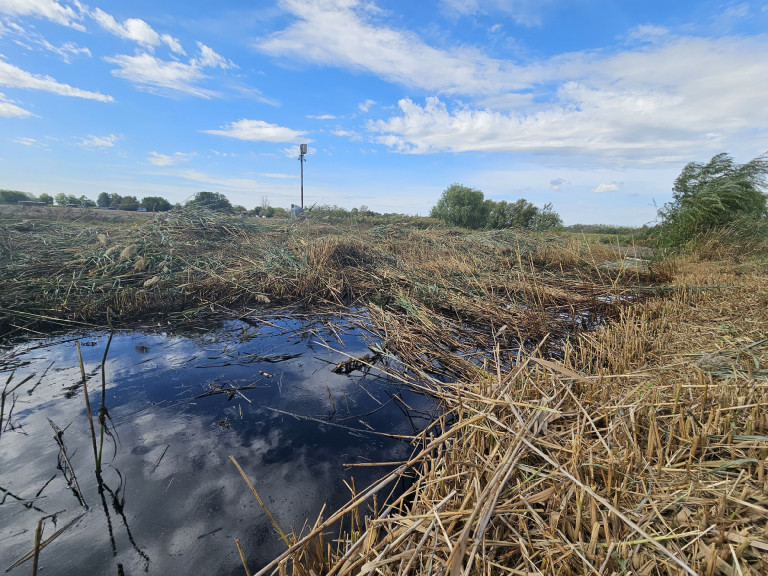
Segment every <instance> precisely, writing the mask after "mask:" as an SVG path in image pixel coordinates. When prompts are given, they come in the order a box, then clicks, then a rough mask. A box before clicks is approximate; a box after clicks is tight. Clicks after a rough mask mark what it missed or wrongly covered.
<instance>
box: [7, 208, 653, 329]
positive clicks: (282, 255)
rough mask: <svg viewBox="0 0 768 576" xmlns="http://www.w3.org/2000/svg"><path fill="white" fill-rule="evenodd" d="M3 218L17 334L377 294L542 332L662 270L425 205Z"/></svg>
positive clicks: (10, 324)
mask: <svg viewBox="0 0 768 576" xmlns="http://www.w3.org/2000/svg"><path fill="white" fill-rule="evenodd" d="M0 231H1V232H2V233H3V237H4V238H5V239H6V241H5V242H4V243H3V244H2V245H1V246H0V333H2V332H4V333H7V334H19V333H23V332H24V331H25V330H27V331H34V330H41V329H42V330H45V329H48V327H49V326H50V325H51V324H54V325H57V324H58V325H61V326H70V327H71V326H82V325H83V324H86V325H91V326H93V325H99V326H105V325H106V324H107V322H108V319H110V320H111V321H113V322H123V323H126V322H140V321H142V320H146V318H147V316H148V315H151V314H153V313H158V314H166V315H168V314H174V315H176V316H175V317H176V318H179V319H183V318H187V317H192V316H196V315H200V314H201V313H205V312H212V311H215V312H216V313H228V311H231V310H233V309H237V308H241V307H243V306H263V305H265V304H267V303H270V302H271V303H291V304H296V303H302V304H306V305H311V306H315V305H327V304H332V305H349V304H351V303H357V302H360V301H372V302H375V303H378V304H380V305H383V306H390V307H399V306H400V305H401V304H404V305H405V306H406V307H407V303H408V302H416V303H419V304H423V305H424V306H426V307H427V308H429V309H436V310H439V311H442V312H446V313H447V312H451V313H453V315H458V316H460V317H464V318H473V319H474V320H476V321H478V322H480V323H483V324H487V323H488V322H490V321H494V322H495V321H497V320H501V321H502V323H504V322H505V321H506V320H510V321H514V322H516V323H517V324H525V325H526V327H527V328H528V329H531V330H533V331H534V332H535V334H532V336H536V335H538V336H541V335H543V334H544V333H546V332H548V331H551V329H552V326H549V325H548V323H551V320H552V318H551V317H550V316H551V314H550V313H552V312H554V311H557V313H558V314H560V315H562V314H565V313H568V314H576V313H579V312H581V311H582V310H584V309H586V308H587V307H590V308H592V309H598V308H605V307H606V306H605V304H606V302H608V301H609V298H608V295H609V294H611V295H612V296H611V297H620V296H621V292H622V291H624V290H626V289H627V287H628V286H630V285H635V284H638V283H640V284H645V283H648V282H653V281H655V280H657V279H658V278H659V275H658V274H656V273H655V272H654V271H653V270H650V271H649V270H648V269H644V268H637V269H629V268H625V267H623V266H621V265H619V266H615V267H613V268H605V269H600V268H598V267H596V266H595V265H594V263H596V262H604V261H607V260H614V261H618V262H621V261H622V260H623V254H619V253H618V252H617V249H616V248H615V247H613V248H611V247H604V246H596V247H590V246H588V245H587V244H585V243H584V242H583V241H581V240H579V239H563V238H559V237H556V236H551V237H543V236H536V235H529V234H523V233H518V232H515V231H511V230H504V231H479V232H468V231H460V230H456V229H451V228H448V227H446V226H444V225H443V224H441V223H439V222H437V221H435V220H431V219H425V218H406V217H394V216H392V217H381V218H380V219H373V220H371V219H366V220H362V221H360V222H345V223H344V224H343V225H338V226H335V225H333V224H329V223H320V222H313V221H312V220H311V218H310V219H308V220H307V221H303V222H300V223H291V222H289V221H275V222H269V221H266V220H261V219H259V220H255V219H254V220H250V219H233V218H232V217H230V216H227V215H221V214H216V213H212V212H206V211H201V212H194V211H189V210H179V211H172V212H170V213H164V214H162V215H160V214H158V215H156V216H155V217H153V218H148V219H146V220H137V221H135V222H133V223H130V222H129V223H113V222H98V221H93V220H92V221H82V220H75V221H56V222H48V221H45V220H37V221H20V222H14V221H8V220H7V219H6V220H5V221H3V222H0ZM633 254H634V255H637V254H639V252H637V251H635V252H633ZM532 280H533V281H534V282H532ZM505 306H506V309H507V310H508V312H509V313H507V314H501V315H502V316H505V318H500V314H499V313H500V312H503V311H504V310H505ZM487 310H490V311H493V316H494V317H493V318H491V317H489V316H488V314H487V313H486V311H487ZM548 314H550V316H548ZM559 320H560V318H558V321H559Z"/></svg>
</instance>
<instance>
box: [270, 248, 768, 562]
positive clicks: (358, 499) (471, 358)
mask: <svg viewBox="0 0 768 576" xmlns="http://www.w3.org/2000/svg"><path fill="white" fill-rule="evenodd" d="M676 268H677V269H678V270H679V272H678V274H677V278H676V288H675V289H674V290H672V291H668V292H665V293H664V294H663V295H661V296H657V297H654V298H650V299H647V300H644V301H642V302H637V303H626V304H625V305H624V306H623V307H622V311H621V313H620V314H619V315H618V316H617V318H616V320H615V321H614V322H612V323H609V324H607V325H606V326H604V327H602V328H601V329H599V330H597V331H595V332H582V333H580V334H578V335H576V336H573V337H571V338H569V339H568V341H567V342H566V344H565V345H564V346H563V347H562V349H561V356H560V359H559V360H553V359H549V358H547V357H545V353H544V351H545V350H546V343H544V344H543V345H540V346H535V347H533V348H531V349H528V350H527V351H525V350H521V349H520V347H512V346H510V345H509V344H510V342H509V341H506V340H505V339H504V334H506V332H507V330H510V329H509V328H507V330H504V331H502V330H499V329H497V330H496V332H493V331H486V332H484V333H483V332H481V331H480V330H479V329H478V330H477V331H476V332H475V333H472V332H470V337H468V338H465V339H462V338H460V337H457V335H458V334H459V333H458V332H457V331H458V330H459V328H460V327H459V326H458V324H459V323H458V322H457V321H455V320H453V319H451V318H449V317H447V316H442V315H439V314H437V313H435V311H434V310H428V309H424V308H421V307H419V306H417V305H412V306H411V308H410V309H409V312H408V313H402V312H401V313H395V312H394V311H387V310H384V309H383V308H381V307H372V308H371V315H372V322H373V323H374V324H375V326H376V327H377V328H378V330H379V331H380V332H381V333H382V334H385V335H386V343H387V348H388V350H390V351H391V353H393V354H395V355H396V356H397V357H398V359H399V361H400V362H401V363H402V364H401V365H402V367H403V369H402V370H401V371H400V373H399V374H400V378H401V379H402V380H403V381H404V382H406V383H408V384H409V385H411V386H413V387H415V388H419V389H422V390H424V391H425V392H426V393H429V394H432V395H434V396H436V397H438V398H440V399H441V400H442V401H443V403H444V405H445V407H446V413H445V415H444V416H443V417H442V418H441V419H440V420H439V421H438V422H436V423H435V425H434V426H433V428H432V431H430V433H428V434H427V433H425V434H424V435H422V436H421V437H419V438H417V439H415V445H416V448H415V451H414V455H413V457H412V458H411V459H410V460H409V461H408V462H406V463H403V464H402V465H401V466H400V467H398V468H397V469H396V470H394V471H393V473H392V474H390V475H388V476H386V477H385V478H383V479H382V480H381V481H380V482H378V483H376V484H374V485H372V486H370V487H369V488H367V489H365V490H363V491H358V492H356V493H355V494H354V498H353V499H352V500H351V501H350V503H349V504H348V505H347V506H346V507H344V508H342V509H341V510H339V511H337V512H336V513H335V514H333V515H331V516H330V517H329V518H328V520H325V521H323V519H322V518H319V519H318V520H317V522H316V523H315V525H314V526H313V527H312V528H311V529H308V530H307V531H305V532H304V533H301V534H295V535H291V538H292V545H291V547H290V548H288V550H287V551H286V553H285V554H283V555H282V556H281V557H279V558H276V559H275V561H274V562H272V563H271V564H270V565H268V566H267V567H265V568H264V569H263V570H261V571H260V572H259V573H258V574H267V573H280V574H284V573H287V572H289V571H291V572H292V573H293V574H301V575H303V574H307V575H309V574H329V575H331V574H332V575H339V576H341V575H351V574H379V575H390V574H391V575H395V574H397V575H401V574H435V573H444V574H451V575H459V574H467V575H468V574H496V573H499V574H503V573H509V574H533V573H540V574H628V573H636V574H686V573H687V574H702V575H712V574H727V575H735V574H753V575H759V574H765V573H767V572H768V506H767V505H766V503H767V502H768V500H767V499H766V493H768V478H766V458H767V457H768V410H766V407H768V370H767V369H766V366H767V365H768V340H766V328H767V327H768V312H767V309H768V308H767V307H766V306H765V304H766V303H768V282H766V276H765V273H764V272H763V271H762V269H761V268H760V267H759V266H758V265H755V266H752V267H751V268H750V267H748V266H747V267H745V265H741V264H733V263H731V264H728V263H714V264H703V263H702V262H699V261H696V260H687V261H685V260H683V261H678V262H677V263H676ZM736 274H738V276H737V275H736ZM691 285H695V286H698V287H700V288H701V289H700V290H696V291H691V290H690V286H691ZM500 332H501V334H499V333H500ZM483 339H486V342H485V344H486V348H485V349H484V350H485V354H484V356H480V355H478V354H477V344H478V342H481V341H482V340H483ZM436 360H437V361H438V362H437V363H439V364H441V365H442V364H445V365H446V366H447V367H448V372H449V374H450V375H451V377H452V378H451V379H450V380H449V381H447V382H446V381H445V379H444V378H440V379H438V378H436V377H435V375H434V373H435V361H436ZM405 473H408V474H409V475H411V476H412V477H413V482H412V484H411V485H410V487H409V488H408V489H407V490H406V491H405V493H403V494H401V495H400V496H398V497H391V498H389V499H387V497H386V496H387V495H388V494H390V492H389V491H388V488H389V486H390V485H391V483H392V482H394V481H395V479H396V478H397V477H398V475H400V474H405ZM376 495H379V496H380V497H381V498H380V500H379V501H385V502H387V504H388V506H387V507H385V508H384V509H382V508H375V509H374V510H370V509H368V508H366V503H365V502H366V497H367V498H368V499H370V498H371V497H372V496H376ZM368 501H370V500H368ZM361 516H362V517H364V518H363V519H362V520H360V518H361ZM340 518H347V523H346V524H345V526H346V530H344V531H341V532H339V533H338V536H337V537H336V538H335V539H333V538H332V539H328V535H327V534H325V533H324V530H327V529H328V528H329V527H330V525H331V524H330V522H331V521H332V520H333V521H338V520H339V519H340Z"/></svg>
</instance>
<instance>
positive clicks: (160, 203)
mask: <svg viewBox="0 0 768 576" xmlns="http://www.w3.org/2000/svg"><path fill="white" fill-rule="evenodd" d="M141 207H142V208H144V209H145V210H146V211H147V212H167V211H168V210H170V209H171V208H173V206H172V205H171V203H170V202H168V200H166V199H165V198H163V197H161V196H145V197H144V198H142V199H141Z"/></svg>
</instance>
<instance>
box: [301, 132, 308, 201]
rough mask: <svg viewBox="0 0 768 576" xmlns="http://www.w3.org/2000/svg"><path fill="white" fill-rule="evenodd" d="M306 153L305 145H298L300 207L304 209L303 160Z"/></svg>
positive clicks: (304, 160)
mask: <svg viewBox="0 0 768 576" xmlns="http://www.w3.org/2000/svg"><path fill="white" fill-rule="evenodd" d="M306 154H307V145H306V144H301V145H300V146H299V163H300V164H301V209H302V210H304V162H306V161H307V160H306V159H305V158H304V156H306Z"/></svg>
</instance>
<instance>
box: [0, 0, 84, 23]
mask: <svg viewBox="0 0 768 576" xmlns="http://www.w3.org/2000/svg"><path fill="white" fill-rule="evenodd" d="M75 6H77V7H78V9H80V8H81V5H80V3H79V2H75ZM0 13H2V14H8V15H10V16H37V17H39V18H46V19H48V20H51V21H52V22H56V23H57V24H61V25H62V26H69V27H70V28H75V29H77V30H85V28H84V27H83V25H82V24H80V23H79V22H78V21H79V20H82V16H81V14H80V13H79V11H76V10H75V9H73V8H72V7H71V6H65V5H63V4H61V3H59V2H56V0H0Z"/></svg>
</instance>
